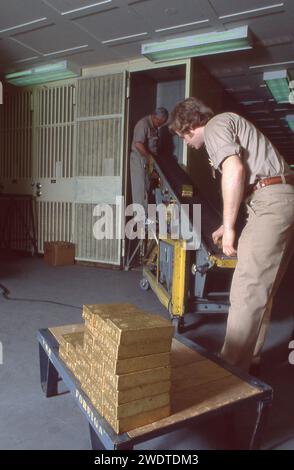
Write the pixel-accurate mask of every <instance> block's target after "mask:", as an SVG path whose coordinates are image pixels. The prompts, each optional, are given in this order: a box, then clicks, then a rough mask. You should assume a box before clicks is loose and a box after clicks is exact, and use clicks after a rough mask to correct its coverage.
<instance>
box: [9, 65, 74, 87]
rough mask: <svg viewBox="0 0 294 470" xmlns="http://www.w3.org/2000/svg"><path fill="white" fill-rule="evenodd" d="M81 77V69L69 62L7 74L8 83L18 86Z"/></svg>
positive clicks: (39, 66)
mask: <svg viewBox="0 0 294 470" xmlns="http://www.w3.org/2000/svg"><path fill="white" fill-rule="evenodd" d="M79 75H80V68H79V67H77V66H76V65H74V64H70V63H69V62H68V61H67V60H63V61H61V62H55V63H52V64H45V65H38V66H36V67H32V68H30V69H26V70H20V71H18V72H12V73H7V74H6V75H5V79H6V81H7V82H9V83H11V84H12V85H16V86H28V85H38V84H40V83H47V82H53V81H56V80H64V79H66V78H73V77H77V76H79Z"/></svg>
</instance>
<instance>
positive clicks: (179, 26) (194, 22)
mask: <svg viewBox="0 0 294 470" xmlns="http://www.w3.org/2000/svg"><path fill="white" fill-rule="evenodd" d="M208 22H209V20H199V21H193V22H192V23H184V24H178V25H176V26H169V27H168V28H160V29H156V30H155V32H156V33H161V32H162V31H170V30H172V29H179V28H185V27H186V26H193V25H195V24H201V23H208Z"/></svg>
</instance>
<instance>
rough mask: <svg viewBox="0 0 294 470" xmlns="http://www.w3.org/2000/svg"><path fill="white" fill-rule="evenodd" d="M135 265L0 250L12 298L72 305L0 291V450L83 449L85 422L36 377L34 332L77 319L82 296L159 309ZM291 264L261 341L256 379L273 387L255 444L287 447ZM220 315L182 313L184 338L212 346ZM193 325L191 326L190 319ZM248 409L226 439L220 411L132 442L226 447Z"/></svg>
mask: <svg viewBox="0 0 294 470" xmlns="http://www.w3.org/2000/svg"><path fill="white" fill-rule="evenodd" d="M140 278H141V274H140V271H139V270H137V271H129V272H122V271H112V270H106V269H97V268H92V267H83V266H68V267H58V268H54V267H50V266H47V265H46V264H45V263H44V262H43V260H42V259H40V258H30V257H19V256H16V255H15V254H10V253H0V283H2V284H4V285H5V286H7V287H8V289H9V290H10V291H11V296H12V297H18V298H35V299H36V298H38V299H50V300H53V301H56V302H62V303H67V304H71V305H74V306H77V307H79V308H78V309H75V308H72V307H64V306H63V307H62V306H58V305H54V304H48V303H47V304H46V303H38V302H25V301H7V300H5V299H4V298H3V297H2V296H0V312H1V313H0V342H1V343H2V346H3V364H2V365H0V378H1V382H0V383H1V387H0V449H89V448H90V441H89V435H88V425H87V423H86V421H85V419H84V418H83V416H82V414H81V413H80V411H79V409H78V408H77V406H76V405H75V403H74V400H73V398H72V397H71V396H70V395H69V394H65V395H62V396H59V397H53V398H45V397H44V396H43V394H42V392H41V388H40V380H39V362H38V348H37V341H36V332H37V330H38V329H39V328H43V327H48V326H54V325H63V324H68V323H75V322H80V321H81V306H82V304H84V303H101V302H124V301H127V302H132V303H134V304H137V305H138V306H140V307H142V308H144V309H146V310H148V311H150V312H154V313H155V312H156V313H160V314H162V315H165V316H167V314H166V311H165V310H164V308H163V307H162V306H161V305H160V304H159V302H158V300H157V299H156V297H155V295H154V294H153V293H152V292H151V291H148V292H142V291H141V290H140V288H139V280H140ZM293 278H294V269H293V263H292V265H291V266H290V269H289V272H288V273H287V276H286V278H285V280H284V281H283V284H282V286H281V288H280V291H279V293H278V296H277V299H276V302H275V307H274V312H273V319H272V324H271V328H270V332H269V335H268V339H267V342H266V345H265V352H264V355H263V368H262V376H261V379H262V380H263V381H265V382H267V383H268V384H270V385H271V386H272V387H273V388H274V404H273V408H272V410H271V413H270V417H269V422H268V425H267V427H266V429H265V432H264V435H263V442H262V448H265V449H269V448H270V449H294V365H290V364H289V362H288V355H289V349H288V345H289V341H290V338H291V335H292V331H293V313H294V307H293V305H294V302H293V286H294V283H293ZM225 320H226V318H225V316H223V315H205V316H202V317H200V316H198V315H195V314H194V315H192V314H191V315H187V322H188V324H189V325H190V326H191V329H189V331H188V332H186V333H185V335H186V336H187V337H189V338H190V339H192V340H194V341H196V342H198V343H199V344H201V345H203V346H205V347H207V348H208V349H210V350H212V351H218V350H219V348H220V346H221V344H222V340H223V336H224V331H225ZM192 325H193V326H192ZM254 412H255V410H254V409H247V408H246V407H244V409H241V410H240V412H239V413H238V415H237V416H235V418H234V419H235V425H236V423H237V429H238V433H237V435H236V433H235V436H234V438H235V439H234V442H233V441H232V439H231V437H230V432H229V429H227V428H226V427H225V421H224V418H223V417H218V418H211V419H210V420H209V421H207V422H205V423H202V424H201V425H198V426H197V427H196V426H194V427H192V426H190V427H186V428H185V429H184V430H182V431H177V432H174V433H171V434H169V435H166V436H164V437H161V438H157V439H154V440H152V441H148V442H147V443H144V444H140V445H139V446H138V447H137V448H138V449H165V450H167V449H174V450H178V449H231V448H234V447H235V448H244V447H246V445H247V439H248V435H249V433H250V430H251V428H250V426H251V424H252V423H253V420H254Z"/></svg>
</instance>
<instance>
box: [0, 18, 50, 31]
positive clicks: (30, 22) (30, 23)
mask: <svg viewBox="0 0 294 470" xmlns="http://www.w3.org/2000/svg"><path fill="white" fill-rule="evenodd" d="M46 20H47V18H46V16H44V17H43V18H38V19H37V20H33V21H29V22H28V23H22V24H18V25H16V26H11V27H10V28H5V29H1V31H0V33H6V31H13V30H14V29H19V28H24V27H25V26H30V25H32V24H35V23H40V22H42V21H46Z"/></svg>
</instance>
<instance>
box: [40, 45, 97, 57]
mask: <svg viewBox="0 0 294 470" xmlns="http://www.w3.org/2000/svg"><path fill="white" fill-rule="evenodd" d="M85 47H89V45H88V44H83V45H82V46H76V47H70V48H69V49H61V50H60V51H53V52H48V53H47V54H43V55H44V57H48V56H50V55H56V54H63V53H64V52H73V51H78V50H79V49H85Z"/></svg>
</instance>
